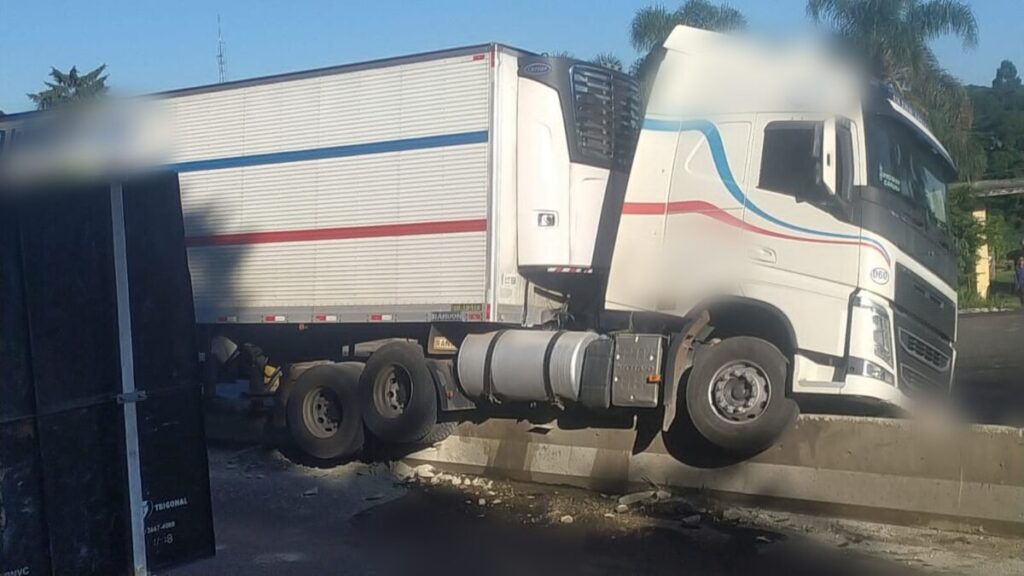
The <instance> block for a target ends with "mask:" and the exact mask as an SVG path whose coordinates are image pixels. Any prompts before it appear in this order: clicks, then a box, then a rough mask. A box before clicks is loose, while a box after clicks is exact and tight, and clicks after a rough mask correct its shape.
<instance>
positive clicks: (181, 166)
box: [167, 130, 488, 173]
mask: <svg viewBox="0 0 1024 576" xmlns="http://www.w3.org/2000/svg"><path fill="white" fill-rule="evenodd" d="M487 138H488V136H487V131H486V130H483V131H479V132H462V133H459V134H443V135H440V136H422V137H419V138H404V139H401V140H386V141H383V142H368V143H365V144H349V145H345V146H331V147H329V148H310V149H307V150H291V151H288V152H270V153H267V154H253V155H251V156H234V157H229V158H213V159H210V160H193V161H191V162H179V163H177V164H169V165H167V168H168V169H170V170H174V171H175V172H178V173H184V172H200V171H204V170H223V169H225V168H243V167H246V166H265V165H267V164H285V163H288V162H302V161H305V160H324V159H326V158H347V157H350V156H366V155H370V154H385V153H388V152H406V151H409V150H428V149H430V148H444V147H446V146H461V145H465V144H482V143H484V142H487Z"/></svg>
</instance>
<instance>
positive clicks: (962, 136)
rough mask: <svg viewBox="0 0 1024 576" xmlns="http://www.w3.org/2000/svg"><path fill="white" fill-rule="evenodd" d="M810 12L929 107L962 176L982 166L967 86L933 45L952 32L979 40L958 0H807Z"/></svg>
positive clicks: (968, 41)
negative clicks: (947, 68)
mask: <svg viewBox="0 0 1024 576" xmlns="http://www.w3.org/2000/svg"><path fill="white" fill-rule="evenodd" d="M807 14H808V16H810V18H811V19H812V20H814V21H815V22H816V23H819V24H822V25H825V26H828V27H830V28H831V29H832V30H833V31H834V32H835V33H836V35H837V36H839V37H840V38H841V39H842V40H844V41H845V42H847V43H848V44H849V45H850V46H852V47H853V48H854V49H855V50H856V51H857V52H859V53H860V54H862V55H863V56H864V58H865V60H866V61H867V63H868V66H869V67H870V69H871V71H872V72H873V73H874V74H875V75H877V76H878V77H879V78H880V79H881V80H882V81H884V82H887V83H889V84H891V85H893V86H894V87H895V88H896V89H897V90H898V91H899V92H900V93H901V94H902V95H903V96H904V97H906V98H907V99H908V100H910V101H911V102H913V103H914V104H915V105H916V106H917V107H918V108H920V109H922V110H924V111H925V113H926V114H927V116H928V120H929V123H930V124H931V126H932V130H933V131H934V132H935V135H936V136H937V137H938V138H939V139H940V140H942V141H943V143H944V144H946V146H947V148H949V151H950V154H952V155H953V158H954V159H956V161H957V164H958V165H959V166H960V168H961V173H962V175H966V176H967V177H968V178H971V177H972V176H974V175H975V174H976V173H978V172H979V170H983V167H982V166H981V163H982V161H983V158H984V153H983V151H982V150H981V149H980V147H979V146H978V144H977V142H975V141H974V139H973V138H972V136H971V129H972V124H973V109H972V106H971V101H970V98H969V96H968V95H967V92H966V90H964V88H963V86H961V85H960V83H959V82H958V81H957V80H956V78H954V77H953V76H952V75H950V74H949V73H948V72H946V71H945V70H943V69H942V67H941V66H940V65H939V62H938V59H937V58H936V57H935V53H934V52H932V50H931V48H930V47H929V42H931V41H932V40H934V39H936V38H939V37H942V36H947V35H952V36H955V37H957V38H959V39H960V40H961V41H962V43H963V46H964V48H971V47H974V46H976V45H977V43H978V23H977V20H976V19H975V17H974V12H973V11H972V10H971V7H970V6H969V5H968V4H967V3H966V2H958V1H954V0H808V2H807Z"/></svg>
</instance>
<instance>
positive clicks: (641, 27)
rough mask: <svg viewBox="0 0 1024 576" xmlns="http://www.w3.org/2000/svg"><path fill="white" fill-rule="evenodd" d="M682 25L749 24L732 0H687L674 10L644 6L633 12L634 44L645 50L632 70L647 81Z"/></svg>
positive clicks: (723, 27) (725, 28)
mask: <svg viewBox="0 0 1024 576" xmlns="http://www.w3.org/2000/svg"><path fill="white" fill-rule="evenodd" d="M679 25H685V26H692V27H694V28H703V29H704V30H713V31H716V32H729V31H733V30H742V29H744V28H746V27H747V19H746V17H744V16H743V13H741V12H740V11H739V10H737V9H735V8H733V7H731V6H729V5H728V4H713V3H711V2H709V1H708V0H687V1H686V2H684V3H683V4H682V5H681V6H679V8H678V9H676V10H675V11H674V12H670V11H669V10H667V9H666V8H665V7H663V6H649V7H647V8H641V9H640V10H638V11H637V13H636V15H634V16H633V22H632V24H631V25H630V30H629V38H630V41H631V42H632V44H633V47H634V48H636V49H637V51H638V52H641V53H643V54H644V56H641V57H640V59H639V60H637V61H636V62H635V63H633V67H632V70H631V71H632V73H633V74H634V75H636V76H638V77H639V78H640V79H641V81H642V82H644V84H645V85H646V84H647V83H648V82H649V80H650V77H651V75H652V74H653V73H654V71H655V70H656V69H657V66H658V62H659V61H660V60H661V47H662V45H663V44H664V43H665V40H666V39H668V36H669V34H671V33H672V30H674V29H675V27H676V26H679Z"/></svg>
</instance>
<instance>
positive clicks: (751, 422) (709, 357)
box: [686, 336, 799, 456]
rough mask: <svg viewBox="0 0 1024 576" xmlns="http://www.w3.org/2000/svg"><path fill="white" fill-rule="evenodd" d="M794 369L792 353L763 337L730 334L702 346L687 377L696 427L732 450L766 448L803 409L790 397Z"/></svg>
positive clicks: (689, 407)
mask: <svg viewBox="0 0 1024 576" xmlns="http://www.w3.org/2000/svg"><path fill="white" fill-rule="evenodd" d="M788 373H789V372H788V370H787V365H786V357H785V356H783V355H782V353H781V352H779V349H778V348H776V347H775V346H774V345H772V344H770V343H769V342H766V341H765V340H761V339H760V338H751V337H747V336H739V337H735V338H728V339H726V340H723V341H721V342H719V343H718V344H715V345H713V346H709V347H707V348H704V349H702V350H701V351H700V352H698V354H697V357H696V359H695V362H694V366H693V370H692V371H691V373H690V376H689V378H688V379H687V383H686V409H687V412H688V413H689V415H690V419H691V420H692V422H693V425H694V427H695V428H696V429H697V431H698V432H699V433H700V435H701V436H703V437H704V438H705V439H707V440H708V441H709V442H711V443H712V444H713V445H714V446H716V447H718V448H720V449H722V450H724V451H726V452H728V453H730V454H736V455H741V456H752V455H754V454H757V453H759V452H763V451H764V450H766V449H767V448H769V447H771V446H772V445H773V444H774V443H775V442H776V441H777V440H778V439H779V437H780V436H781V435H782V434H783V432H785V431H786V430H787V429H788V428H789V427H790V426H791V425H792V424H793V422H794V421H795V420H796V417H797V416H798V415H799V409H798V408H797V405H796V403H795V402H793V401H792V400H791V399H789V398H787V397H786V377H787V375H788Z"/></svg>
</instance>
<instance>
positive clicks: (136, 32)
mask: <svg viewBox="0 0 1024 576" xmlns="http://www.w3.org/2000/svg"><path fill="white" fill-rule="evenodd" d="M654 3H656V2H651V1H649V0H640V1H633V0H604V1H601V0H596V1H595V0H509V1H502V0H489V1H482V0H478V1H475V2H473V1H469V0H422V1H414V0H405V1H397V0H334V1H331V0H306V1H303V0H291V1H271V0H177V1H168V0H164V1H159V2H158V1H154V0H78V1H67V0H46V1H40V0H0V110H2V111H4V112H6V113H13V112H20V111H24V110H28V109H30V108H31V106H32V105H31V102H30V101H29V99H28V98H27V97H26V96H25V94H26V93H27V92H32V91H37V90H39V89H41V88H42V87H43V81H44V80H45V79H46V74H47V72H48V71H49V69H50V67H51V66H56V67H58V68H60V69H67V68H69V67H71V66H72V65H77V66H78V69H79V70H80V71H86V70H91V69H92V68H94V67H95V66H98V65H100V64H104V63H105V64H107V66H108V71H109V74H110V79H109V82H108V83H109V84H110V85H111V87H112V88H113V89H114V90H115V91H116V92H118V93H121V94H140V93H148V92H156V91H161V90H168V89H173V88H183V87H187V86H197V85H202V84H211V83H215V82H217V79H218V66H217V17H218V15H220V17H221V27H222V36H223V39H224V43H225V47H226V50H225V52H226V70H227V75H228V79H231V80H239V79H243V78H251V77H256V76H265V75H268V74H278V73H282V72H290V71H296V70H305V69H310V68H318V67H323V66H330V65H336V64H344V63H349V62H360V61H365V60H371V59H375V58H384V57H390V56H400V55H403V54H412V53H416V52H424V51H430V50H438V49H442V48H450V47H455V46H465V45H470V44H478V43H486V42H492V41H496V42H501V43H505V44H510V45H512V46H516V47H519V48H523V49H526V50H530V51H534V52H554V51H568V52H570V53H572V54H574V55H575V56H577V57H580V58H591V57H592V56H594V55H595V54H597V53H600V52H611V53H613V54H616V55H617V56H618V57H619V58H621V59H622V60H623V61H624V62H625V63H626V64H627V65H628V64H629V63H630V62H632V61H633V60H634V59H635V58H636V56H637V54H636V52H635V51H634V50H633V49H632V48H631V46H630V44H629V22H630V19H631V18H632V16H633V14H634V13H635V12H636V10H637V9H639V8H641V7H644V6H648V5H651V4H654ZM663 3H664V4H665V5H666V6H670V7H671V6H675V3H674V2H672V1H666V2H663ZM730 3H731V5H733V6H734V7H736V8H738V9H740V10H741V11H742V12H743V13H744V14H745V15H746V17H747V20H748V21H749V24H750V28H751V30H753V31H754V32H764V33H772V34H779V33H788V32H789V31H792V32H793V33H794V34H796V33H800V32H802V31H807V30H809V29H810V25H809V23H808V21H807V18H806V16H805V13H804V6H805V4H806V2H805V0H732V1H731V2H730ZM970 3H971V4H972V6H973V8H974V11H975V15H976V16H977V18H978V23H979V27H980V33H981V41H980V44H979V45H978V46H977V47H976V48H974V49H971V50H969V51H966V52H965V51H964V50H963V48H962V46H961V45H960V43H959V42H958V41H953V40H951V39H941V40H938V41H936V42H935V44H934V48H935V50H936V52H937V54H938V55H939V58H940V61H941V62H942V64H943V65H944V66H945V67H946V68H948V69H949V70H950V71H951V72H952V73H953V74H954V75H956V76H957V77H959V78H960V79H961V80H962V81H964V82H967V83H972V84H988V83H990V82H991V80H992V78H993V77H994V75H995V70H996V68H997V67H998V65H999V62H1000V61H1001V60H1003V59H1007V58H1008V59H1011V60H1013V61H1015V62H1016V63H1017V64H1018V67H1020V68H1021V70H1022V71H1024V0H974V1H973V2H970Z"/></svg>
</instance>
